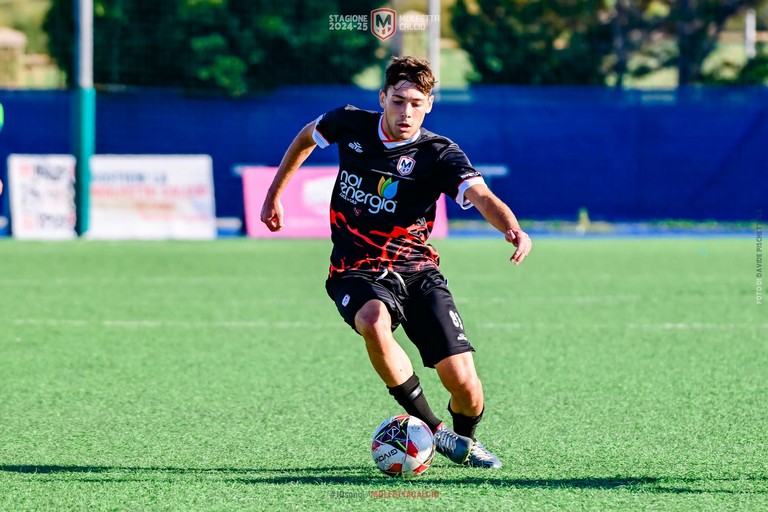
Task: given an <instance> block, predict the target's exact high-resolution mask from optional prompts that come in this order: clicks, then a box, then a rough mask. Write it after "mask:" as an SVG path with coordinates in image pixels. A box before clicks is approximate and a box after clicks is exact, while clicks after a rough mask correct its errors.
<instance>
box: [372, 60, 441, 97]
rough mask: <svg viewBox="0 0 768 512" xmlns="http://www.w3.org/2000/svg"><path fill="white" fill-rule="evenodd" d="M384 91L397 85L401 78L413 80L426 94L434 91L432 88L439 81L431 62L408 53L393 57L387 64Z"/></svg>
mask: <svg viewBox="0 0 768 512" xmlns="http://www.w3.org/2000/svg"><path fill="white" fill-rule="evenodd" d="M384 76H385V78H384V92H387V89H389V87H390V86H393V87H394V86H395V85H397V84H398V83H399V82H400V81H401V80H406V81H408V82H411V83H412V84H413V85H415V86H416V88H417V89H418V90H419V91H421V92H423V93H424V94H426V95H429V94H431V93H432V88H433V87H434V86H435V83H437V80H435V75H433V74H432V69H431V68H430V67H429V62H427V61H426V60H423V59H417V58H416V57H411V56H410V55H406V56H404V57H392V58H391V59H390V61H389V64H387V70H386V72H385V73H384Z"/></svg>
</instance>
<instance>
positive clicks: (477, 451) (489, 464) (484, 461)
mask: <svg viewBox="0 0 768 512" xmlns="http://www.w3.org/2000/svg"><path fill="white" fill-rule="evenodd" d="M466 465H467V466H471V467H473V468H487V469H499V468H500V467H501V461H500V460H499V458H498V457H497V456H495V455H494V454H492V453H491V452H489V451H488V449H487V448H486V447H485V446H483V445H482V444H481V443H480V441H475V442H474V443H473V444H472V448H471V449H470V450H469V457H468V458H467V462H466Z"/></svg>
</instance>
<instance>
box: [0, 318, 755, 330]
mask: <svg viewBox="0 0 768 512" xmlns="http://www.w3.org/2000/svg"><path fill="white" fill-rule="evenodd" d="M0 324H10V325H15V326H19V327H22V326H27V325H33V326H46V327H93V326H97V327H106V328H113V329H157V328H167V327H171V328H186V329H200V328H217V329H218V328H221V329H265V328H277V329H328V328H337V327H339V326H344V323H343V322H342V321H341V319H339V321H338V322H336V321H329V322H306V321H301V320H298V321H290V322H281V321H267V320H211V321H203V320H191V321H183V320H162V319H159V320H143V319H121V320H117V319H101V320H99V319H93V320H84V319H72V318H14V319H6V320H3V319H0ZM583 325H588V326H590V327H603V328H606V329H611V328H616V327H618V325H617V324H608V323H591V322H585V323H584V324H583ZM475 326H476V328H480V329H525V328H532V327H535V328H552V329H565V328H568V329H572V328H574V327H577V325H575V324H569V323H557V322H552V323H549V322H547V323H544V322H535V323H522V322H478V323H476V324H475ZM624 327H625V328H627V329H657V330H659V329H661V330H734V329H768V323H711V322H710V323H699V322H677V323H671V322H666V323H628V324H624Z"/></svg>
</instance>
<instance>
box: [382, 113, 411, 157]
mask: <svg viewBox="0 0 768 512" xmlns="http://www.w3.org/2000/svg"><path fill="white" fill-rule="evenodd" d="M419 137H421V128H419V130H418V131H417V132H416V133H415V134H414V136H413V137H411V138H410V139H403V140H392V139H390V138H389V137H387V135H386V134H385V133H384V114H382V115H381V117H380V118H379V139H381V143H382V144H384V147H385V148H387V149H393V148H399V147H400V146H405V145H406V144H411V143H412V142H416V141H417V140H418V139H419Z"/></svg>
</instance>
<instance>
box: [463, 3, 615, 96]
mask: <svg viewBox="0 0 768 512" xmlns="http://www.w3.org/2000/svg"><path fill="white" fill-rule="evenodd" d="M602 4H603V2H602V1H600V0H535V1H522V0H477V1H476V2H470V1H468V0H458V1H457V2H456V6H455V7H454V10H453V28H454V31H455V32H456V34H457V37H458V39H459V42H460V44H461V46H462V47H463V48H464V49H465V50H466V51H467V52H468V53H469V55H470V56H471V58H472V62H473V63H474V65H475V69H476V71H477V73H478V76H477V77H476V80H477V81H481V82H483V83H510V84H526V85H551V84H602V83H603V82H604V77H605V68H604V60H605V57H606V55H608V54H609V53H610V51H611V31H610V26H609V25H608V24H607V23H605V22H604V21H602V20H601V18H600V13H601V12H602Z"/></svg>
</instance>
